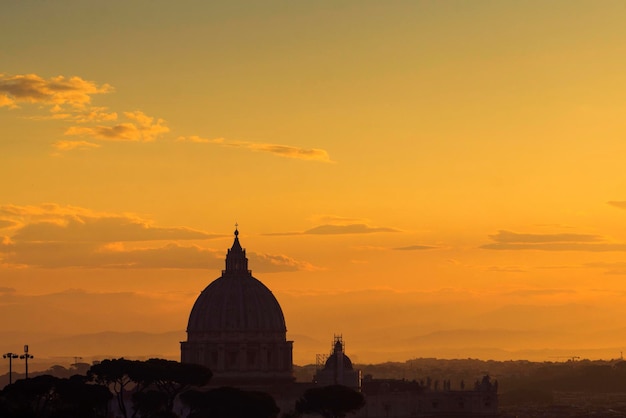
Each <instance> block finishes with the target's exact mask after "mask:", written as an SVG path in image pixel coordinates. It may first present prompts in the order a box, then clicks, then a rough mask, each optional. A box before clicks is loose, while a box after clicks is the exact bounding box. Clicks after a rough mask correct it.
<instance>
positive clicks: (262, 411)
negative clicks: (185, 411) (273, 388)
mask: <svg viewBox="0 0 626 418" xmlns="http://www.w3.org/2000/svg"><path fill="white" fill-rule="evenodd" d="M180 399H181V401H182V402H183V403H185V404H186V405H187V406H189V408H190V413H189V416H188V417H189V418H276V417H277V416H278V413H279V412H280V409H279V408H278V406H277V405H276V401H275V400H274V398H272V397H271V396H270V395H269V394H267V393H264V392H256V391H245V390H241V389H237V388H232V387H221V388H217V389H212V390H209V391H199V390H188V391H186V392H184V393H181V395H180Z"/></svg>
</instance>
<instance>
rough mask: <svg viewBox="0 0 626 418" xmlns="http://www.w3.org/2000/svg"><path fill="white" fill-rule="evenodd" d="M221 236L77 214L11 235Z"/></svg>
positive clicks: (39, 238)
mask: <svg viewBox="0 0 626 418" xmlns="http://www.w3.org/2000/svg"><path fill="white" fill-rule="evenodd" d="M221 236H223V235H216V234H207V233H206V232H202V231H197V230H193V229H190V228H185V227H173V228H165V227H157V226H154V225H152V224H151V223H150V222H148V221H146V220H143V219H139V218H133V217H128V216H123V215H121V216H103V217H94V216H92V217H87V216H82V215H76V216H74V217H65V218H59V219H57V220H55V221H45V222H33V223H29V224H27V225H24V226H22V227H21V228H18V229H17V231H16V232H15V234H14V235H13V237H12V238H13V240H18V241H30V242H121V241H124V242H128V241H154V240H197V239H211V238H218V237H221Z"/></svg>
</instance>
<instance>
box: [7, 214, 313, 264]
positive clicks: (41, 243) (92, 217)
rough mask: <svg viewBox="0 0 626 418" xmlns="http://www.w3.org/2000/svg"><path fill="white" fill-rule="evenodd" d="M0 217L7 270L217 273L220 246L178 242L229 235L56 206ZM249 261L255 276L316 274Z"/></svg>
mask: <svg viewBox="0 0 626 418" xmlns="http://www.w3.org/2000/svg"><path fill="white" fill-rule="evenodd" d="M0 216H3V219H2V221H3V224H1V225H5V226H7V227H13V229H12V230H7V231H8V232H7V234H9V235H8V236H6V237H5V238H4V239H3V240H2V242H1V243H0V258H1V259H2V260H1V261H2V263H3V264H5V265H7V266H30V267H39V268H65V267H75V268H121V269H127V268H133V269H141V268H167V269H214V270H217V271H219V270H220V269H221V268H222V266H223V263H224V255H225V250H226V249H225V248H221V249H212V248H204V247H202V246H200V245H197V244H196V243H193V244H190V243H186V244H181V243H180V242H184V241H187V242H188V241H198V240H203V241H204V240H209V239H214V238H223V237H226V236H230V234H228V235H223V234H210V233H207V232H204V231H199V230H195V229H191V228H187V227H163V226H158V225H155V223H154V222H152V221H150V220H148V219H145V218H141V217H139V216H137V215H132V214H116V213H105V212H96V211H92V210H89V209H86V208H80V207H73V206H60V205H56V204H46V205H38V206H18V205H0ZM5 218H7V219H5ZM248 257H249V258H250V267H251V268H252V269H254V270H255V271H259V272H285V271H301V270H304V271H312V270H319V268H318V267H316V266H314V265H312V264H311V263H308V262H306V261H302V260H296V259H294V258H292V257H289V256H287V255H284V254H260V253H254V252H250V253H248Z"/></svg>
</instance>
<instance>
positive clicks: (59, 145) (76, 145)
mask: <svg viewBox="0 0 626 418" xmlns="http://www.w3.org/2000/svg"><path fill="white" fill-rule="evenodd" d="M52 146H53V147H55V148H56V149H58V150H59V151H69V150H73V149H81V150H86V149H92V148H100V144H95V143H93V142H87V141H57V142H55V143H54V144H52Z"/></svg>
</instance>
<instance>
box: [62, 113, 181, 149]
mask: <svg viewBox="0 0 626 418" xmlns="http://www.w3.org/2000/svg"><path fill="white" fill-rule="evenodd" d="M124 116H125V117H126V118H127V119H129V120H131V122H124V123H120V124H117V125H113V126H104V125H100V126H71V127H69V128H68V129H66V131H65V135H69V136H89V137H92V138H95V139H100V140H104V141H143V142H149V141H154V140H155V139H156V138H157V137H158V136H159V135H161V134H164V133H167V132H169V130H170V129H169V128H168V127H167V126H165V121H164V120H163V119H156V120H155V118H153V117H150V116H147V115H146V114H144V113H143V112H141V111H138V110H137V111H134V112H124Z"/></svg>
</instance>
